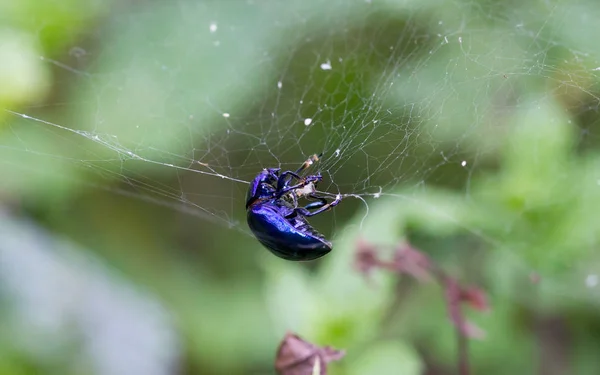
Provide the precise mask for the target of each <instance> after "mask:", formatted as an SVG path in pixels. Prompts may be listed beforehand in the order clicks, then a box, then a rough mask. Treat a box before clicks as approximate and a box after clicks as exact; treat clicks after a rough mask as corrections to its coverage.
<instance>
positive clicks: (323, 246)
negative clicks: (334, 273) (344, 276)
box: [246, 155, 342, 261]
mask: <svg viewBox="0 0 600 375" xmlns="http://www.w3.org/2000/svg"><path fill="white" fill-rule="evenodd" d="M318 159H319V156H317V155H313V156H311V157H310V158H309V159H308V160H307V161H305V162H304V164H303V165H302V166H301V167H300V168H299V169H298V170H297V171H296V172H291V171H286V172H283V173H281V174H280V172H281V170H280V169H279V168H268V169H264V170H263V171H261V172H260V173H259V174H258V175H257V176H256V177H255V178H254V180H253V181H252V183H251V184H250V188H249V189H248V194H247V196H246V211H247V221H248V226H249V227H250V230H252V233H254V236H256V238H257V239H258V241H259V242H260V243H261V244H263V246H265V247H266V248H267V249H269V250H270V251H271V252H272V253H273V254H275V255H276V256H278V257H280V258H283V259H287V260H293V261H308V260H314V259H317V258H320V257H322V256H323V255H325V254H327V253H329V252H330V251H331V249H332V245H331V242H329V241H327V239H326V238H325V236H323V235H322V234H321V233H319V232H318V231H317V230H315V229H314V228H313V227H312V226H311V225H310V224H309V223H308V221H307V220H306V218H307V217H310V216H314V215H317V214H320V213H322V212H324V211H327V210H329V209H331V208H332V207H334V206H336V205H337V204H338V203H340V201H341V200H342V198H341V196H340V195H338V196H337V197H336V199H335V200H334V201H332V202H330V203H328V202H327V199H325V198H323V197H321V196H318V195H316V194H315V191H314V190H315V186H316V185H317V183H318V182H319V181H321V180H322V177H321V175H320V174H319V173H317V174H314V175H308V176H305V177H300V176H299V175H298V174H299V173H300V172H301V171H302V170H304V169H306V168H308V167H309V166H310V165H311V164H312V163H313V162H314V161H316V160H318ZM293 180H297V183H296V184H293V185H292V181H293ZM300 196H305V197H306V198H307V199H311V200H314V201H315V202H312V203H309V204H308V205H306V206H305V207H298V198H299V197H300ZM313 210H314V211H313Z"/></svg>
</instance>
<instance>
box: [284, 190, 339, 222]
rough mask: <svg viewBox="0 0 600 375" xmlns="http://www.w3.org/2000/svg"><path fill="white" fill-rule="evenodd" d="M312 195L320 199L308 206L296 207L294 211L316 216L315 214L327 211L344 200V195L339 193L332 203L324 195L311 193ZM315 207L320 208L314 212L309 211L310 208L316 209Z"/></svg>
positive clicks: (306, 215) (303, 214)
mask: <svg viewBox="0 0 600 375" xmlns="http://www.w3.org/2000/svg"><path fill="white" fill-rule="evenodd" d="M311 197H312V198H315V199H318V200H319V201H318V202H313V203H310V204H308V205H307V206H306V207H303V208H296V209H295V210H294V211H295V212H296V213H297V214H299V215H302V216H305V217H309V216H315V215H318V214H320V213H322V212H325V211H327V210H329V209H331V208H333V207H335V206H336V205H337V204H338V203H340V202H341V201H342V197H341V196H339V195H338V196H337V197H336V198H335V200H334V201H332V202H331V203H327V200H326V199H325V198H323V197H319V196H316V195H312V194H311ZM314 208H318V210H316V211H312V212H311V211H309V209H314Z"/></svg>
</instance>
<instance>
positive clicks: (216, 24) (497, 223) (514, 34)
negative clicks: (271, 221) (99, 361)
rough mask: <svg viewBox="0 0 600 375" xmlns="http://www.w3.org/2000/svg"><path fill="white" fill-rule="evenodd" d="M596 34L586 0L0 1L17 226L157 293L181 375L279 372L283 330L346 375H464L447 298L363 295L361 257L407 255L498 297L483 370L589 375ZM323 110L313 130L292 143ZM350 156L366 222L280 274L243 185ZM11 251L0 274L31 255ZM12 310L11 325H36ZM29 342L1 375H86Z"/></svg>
mask: <svg viewBox="0 0 600 375" xmlns="http://www.w3.org/2000/svg"><path fill="white" fill-rule="evenodd" d="M598 14H600V4H598V3H597V2H595V1H591V0H588V1H583V0H582V1H578V2H576V3H570V2H560V1H555V2H553V1H549V2H516V1H510V0H506V1H484V0H452V1H437V0H428V1H417V0H414V1H410V0H406V1H395V0H379V1H378V0H372V1H355V2H348V1H341V0H335V1H318V0H309V1H299V0H298V1H268V2H261V1H241V0H240V1H203V2H197V1H185V0H178V1H173V2H160V1H130V2H121V3H117V2H112V3H111V2H107V1H91V0H90V1H56V0H36V1H17V0H0V61H2V64H0V166H1V167H0V172H1V174H0V176H1V177H0V199H1V203H2V206H3V207H4V208H10V209H11V217H12V219H11V220H12V221H11V220H9V219H7V222H10V223H12V224H11V225H15V226H16V227H23V226H24V224H22V222H21V221H20V218H22V217H28V218H30V219H32V220H34V221H35V223H36V225H37V226H38V228H39V229H40V230H43V231H45V233H48V235H49V236H51V237H53V238H57V239H58V238H68V239H69V241H72V242H74V243H76V244H78V245H79V247H78V249H80V250H79V251H80V252H81V253H83V254H85V253H88V254H95V255H98V256H100V258H102V259H103V261H104V262H105V263H106V264H110V265H111V266H112V267H114V269H115V272H116V273H118V274H121V275H125V277H126V278H127V281H128V282H131V283H133V284H135V285H138V286H140V287H142V288H143V289H144V290H146V291H149V293H150V294H152V296H153V297H152V298H154V299H156V301H159V302H160V304H161V305H162V306H164V307H165V309H166V310H168V311H169V312H170V313H171V314H173V316H174V317H175V323H174V324H175V326H176V331H177V334H178V335H179V336H180V338H181V341H182V342H183V343H182V346H181V348H179V347H178V348H176V349H173V350H174V351H175V350H177V351H178V352H179V355H180V361H181V366H180V367H181V369H182V370H181V371H182V373H187V374H254V373H256V374H258V373H261V374H262V373H273V359H274V355H275V350H276V348H277V345H278V341H279V340H280V339H281V338H282V337H283V336H284V334H285V332H286V331H288V330H292V331H295V332H297V333H298V334H300V335H302V336H303V337H305V338H306V339H308V340H310V341H313V342H315V343H317V344H319V345H332V346H335V347H337V348H344V349H346V350H347V354H346V357H345V358H344V359H343V360H342V361H340V362H339V363H335V364H333V365H332V368H331V372H332V373H333V374H334V375H335V374H338V375H342V374H382V375H385V374H397V373H402V374H408V375H410V374H420V373H423V372H424V371H425V369H427V371H429V372H428V373H430V374H437V373H440V374H441V373H444V371H453V369H454V367H455V362H456V337H455V336H454V335H455V332H454V329H453V327H452V326H451V324H450V323H449V322H448V318H447V315H446V310H445V307H444V303H443V298H442V297H443V296H442V292H441V291H440V290H439V288H437V287H436V286H435V285H414V284H411V283H409V282H407V281H406V280H404V279H402V280H396V279H394V278H392V277H391V276H389V275H383V274H377V275H375V277H374V279H373V282H372V283H367V282H365V280H364V279H363V278H362V277H361V276H360V275H358V274H357V273H356V272H355V270H354V269H353V268H352V259H353V254H354V250H355V247H356V243H357V241H358V240H359V239H362V238H365V239H368V240H369V241H371V242H373V243H378V244H384V245H390V246H393V245H395V244H398V243H400V242H402V241H408V242H411V243H414V244H415V245H416V246H418V247H419V248H420V249H423V250H424V251H427V252H428V254H430V256H431V257H432V258H434V259H436V261H438V262H439V263H440V264H441V265H442V266H443V267H444V268H445V269H447V270H448V272H450V273H452V274H453V275H455V276H456V277H458V278H459V279H462V280H466V281H468V282H469V283H473V284H478V285H480V286H481V287H483V288H484V289H485V290H486V291H487V292H488V293H489V295H490V299H491V305H492V311H491V312H490V313H489V314H487V315H483V316H473V317H472V319H473V320H474V321H476V322H477V324H478V325H479V326H481V327H482V328H484V329H485V331H486V332H487V337H486V339H485V340H481V341H472V342H470V343H469V344H470V351H471V362H472V365H473V367H474V373H477V374H490V375H492V374H514V373H524V374H525V373H533V372H535V371H539V372H540V373H548V374H559V373H564V374H595V373H597V372H598V370H597V369H598V368H600V360H598V356H597V355H595V354H593V353H594V350H595V349H594V348H597V347H598V346H599V345H600V325H599V324H598V301H599V297H600V295H599V291H600V289H598V287H596V285H597V284H598V277H599V276H598V274H599V272H600V271H599V267H600V257H599V256H598V252H597V249H598V246H599V241H600V239H599V238H598V233H600V221H598V220H597V218H596V216H597V210H598V207H600V182H599V181H600V174H599V173H598V171H599V170H600V153H599V152H598V149H597V146H598V139H600V138H599V137H598V134H599V133H598V125H599V124H600V122H599V117H598V110H597V109H598V105H599V104H600V100H599V99H598V94H599V93H598V87H599V86H598V84H599V82H598V77H599V75H598V67H600V47H599V46H600V45H599V44H598V43H597V41H596V35H598V33H597V32H596V30H597V29H598V22H597V20H598V17H596V16H595V15H598ZM325 62H327V63H328V64H329V65H330V66H331V69H330V70H322V69H319V65H320V64H323V63H325ZM298 103H302V105H299V104H298ZM315 113H316V114H319V115H320V117H316V118H315V119H313V122H314V124H313V128H311V130H310V131H308V130H306V129H307V128H306V127H305V126H304V125H302V126H301V127H300V128H298V129H296V128H294V127H293V126H292V125H293V124H298V123H301V122H302V121H303V119H304V117H307V116H308V115H307V114H315ZM340 144H341V145H343V146H344V148H343V149H342V150H341V154H340V157H341V158H344V162H337V161H336V160H327V159H325V160H324V164H323V167H324V172H325V176H326V180H330V179H331V178H334V180H335V184H331V185H330V186H329V189H328V190H329V191H332V192H333V191H334V190H335V189H336V188H339V189H340V190H341V191H342V192H344V193H361V194H362V195H361V197H362V198H363V199H365V202H366V205H365V204H363V201H361V200H360V199H352V198H351V197H347V198H345V199H344V201H343V203H342V204H340V206H338V207H336V209H335V210H334V212H333V213H330V214H327V215H321V216H323V217H318V218H315V219H314V220H313V221H311V222H314V224H315V226H316V227H318V228H322V227H325V228H327V224H329V225H330V226H331V223H332V221H335V231H331V230H328V231H326V232H327V233H329V232H332V236H333V239H334V246H335V249H334V251H333V252H332V253H331V254H330V255H328V256H327V257H325V258H324V259H322V260H320V261H318V262H315V263H316V265H314V264H310V265H305V264H296V263H289V262H285V261H282V260H279V259H274V258H273V257H272V256H271V255H270V254H268V253H267V252H266V251H265V250H264V249H262V248H261V247H260V245H259V244H258V242H256V241H254V240H253V239H252V238H251V237H250V236H249V233H248V231H247V230H246V227H245V222H244V221H245V212H244V209H243V207H244V198H243V197H244V193H245V191H244V190H245V188H246V185H244V184H241V183H238V182H236V181H234V180H233V179H240V180H245V181H247V180H249V179H251V178H252V177H253V174H255V173H256V172H257V171H259V170H260V169H261V168H263V167H266V166H273V165H277V164H280V165H281V166H283V167H286V166H289V165H296V164H298V162H299V161H301V160H302V158H303V157H305V156H306V155H304V153H312V152H313V151H314V150H317V151H319V150H326V151H327V152H328V153H329V154H331V153H333V152H334V150H335V149H336V148H337V147H338V145H340ZM365 155H366V156H365ZM331 159H333V158H331ZM194 160H196V161H199V162H202V163H206V164H207V165H208V166H206V165H203V164H198V163H194V162H193V161H194ZM373 169H375V171H374V172H373ZM221 176H226V177H229V178H221ZM378 186H381V187H382V193H381V194H375V193H377V190H378V189H377V187H378ZM188 192H189V193H188ZM366 207H368V212H366ZM4 208H3V210H4ZM173 208H175V209H173ZM332 216H333V217H334V218H335V220H332V219H331V217H332ZM17 233H18V231H16V230H14V231H12V230H11V231H8V230H6V231H5V232H3V236H2V238H1V239H0V264H2V261H3V260H5V261H6V259H8V258H7V257H6V254H11V253H13V254H14V253H15V252H19V251H25V250H23V249H24V246H23V249H20V245H16V244H19V243H21V242H23V243H24V239H25V238H27V237H28V236H27V235H18V234H17ZM43 243H44V242H43V241H42V242H40V243H39V244H38V245H40V244H41V245H40V246H43ZM59 247H60V246H59ZM82 249H84V250H82ZM47 251H48V252H49V253H54V252H55V251H56V249H55V247H51V246H47ZM65 267H68V264H67V263H66V265H65ZM0 269H1V268H0ZM27 276H29V277H31V278H32V280H34V279H35V280H43V277H45V276H44V274H39V275H38V274H32V275H27ZM8 277H9V276H8V275H0V281H2V282H3V283H4V282H5V280H7V279H8ZM73 283H75V284H76V282H75V281H73ZM67 284H68V283H67ZM119 285H125V284H119ZM123 288H125V287H124V286H123ZM11 293H19V288H14V287H13V288H12V289H11V287H10V285H8V284H6V285H4V284H3V285H1V286H0V319H2V320H1V321H2V322H3V323H4V322H12V321H13V320H14V319H16V318H15V316H16V317H17V318H18V319H16V320H17V321H19V320H20V319H21V318H22V320H23V321H25V322H27V316H28V315H27V314H25V313H24V312H23V311H22V310H20V307H19V306H16V303H15V302H14V301H13V300H12V297H7V296H10V295H11ZM74 300H75V301H76V302H75V303H76V304H77V303H78V301H80V296H79V297H77V296H76V297H74ZM56 303H66V302H64V301H62V300H59V301H56ZM69 303H73V302H72V301H70V302H69ZM134 320H135V319H134ZM67 321H68V319H67ZM9 328H10V329H9ZM13 328H14V327H12V325H10V324H1V325H0V375H5V374H6V375H16V374H23V375H28V374H38V373H48V374H52V373H57V374H58V373H60V374H71V373H73V374H79V373H91V372H92V371H93V370H92V369H96V368H94V367H93V366H92V365H91V364H90V362H89V361H88V360H86V359H85V358H82V357H81V353H78V352H77V351H72V352H71V351H69V350H60V351H56V352H52V355H54V356H56V358H51V360H49V359H48V358H47V356H48V354H47V353H45V354H40V353H39V352H37V351H33V350H29V349H27V345H26V344H24V343H23V342H27V340H17V339H15V337H18V336H19V334H21V335H24V336H26V335H28V334H30V333H29V331H23V332H21V333H19V332H16V333H15V332H14V331H15V329H13ZM70 328H72V327H69V324H65V326H61V329H60V330H58V331H56V332H51V333H48V337H44V340H45V341H44V342H48V345H49V346H51V345H53V343H54V342H59V341H62V340H61V339H60V338H62V337H70V336H69V334H67V333H65V332H68V331H69V329H70ZM565 332H566V334H565ZM91 339H92V341H93V337H92V338H91ZM92 356H93V354H92ZM51 357H52V356H51ZM547 369H553V370H547ZM99 373H102V372H99ZM111 375H117V374H111Z"/></svg>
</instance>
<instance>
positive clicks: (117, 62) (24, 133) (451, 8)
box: [0, 0, 600, 232]
mask: <svg viewBox="0 0 600 375" xmlns="http://www.w3.org/2000/svg"><path fill="white" fill-rule="evenodd" d="M223 3H226V4H219V2H215V3H211V2H206V3H201V4H196V3H194V2H185V1H174V2H170V4H169V5H161V4H155V3H148V4H143V5H139V6H132V7H129V8H121V9H118V10H116V11H114V12H112V13H110V14H109V15H108V16H107V17H106V18H104V19H102V20H101V21H100V22H99V24H98V25H97V26H96V27H94V28H93V30H89V31H88V33H87V34H85V35H83V36H82V38H81V39H79V40H77V42H74V43H73V44H72V45H69V46H68V48H66V50H68V54H61V55H59V56H42V57H41V59H42V61H43V63H44V64H45V66H47V67H48V68H49V69H51V70H52V72H53V74H54V82H55V85H54V87H55V92H53V95H51V96H50V99H49V100H48V101H47V102H45V103H44V104H41V105H38V106H29V107H24V108H19V109H16V110H15V109H8V108H6V109H4V110H5V111H6V112H8V113H9V114H10V116H8V120H7V121H6V124H8V129H9V135H8V137H6V138H5V139H4V140H3V141H1V142H2V143H0V149H2V153H3V154H4V155H6V157H5V161H4V165H5V166H9V167H11V168H12V167H14V168H15V170H17V171H19V173H24V171H27V173H34V174H43V175H45V176H47V177H48V184H50V185H51V186H52V182H53V181H54V178H53V176H56V175H60V174H61V173H63V174H65V175H68V176H67V177H69V178H75V179H77V180H78V182H79V183H83V184H91V185H93V186H95V187H98V188H101V189H108V190H109V191H112V192H115V193H118V194H125V195H128V196H131V197H134V198H138V199H144V200H147V201H148V202H150V203H151V204H163V205H167V206H170V207H173V208H175V209H177V210H181V211H183V212H186V213H189V214H191V215H196V216H198V217H199V218H200V219H201V220H210V221H214V222H217V223H219V224H221V225H225V226H227V227H230V228H231V229H232V230H240V231H243V232H248V229H247V228H246V225H245V222H244V219H243V218H244V215H245V212H244V209H243V207H244V194H245V190H246V189H247V186H248V185H247V184H248V182H249V181H251V179H252V178H253V177H254V175H256V173H257V172H258V171H260V170H261V169H262V168H265V167H281V168H282V169H284V170H287V169H290V170H295V169H296V168H297V167H298V166H299V165H300V164H301V163H302V162H303V161H304V160H306V158H307V157H308V156H310V155H312V154H315V153H317V154H318V153H321V152H322V153H323V157H322V158H321V161H320V162H319V164H318V166H317V168H318V169H319V170H320V171H321V172H322V173H323V175H324V181H323V183H322V184H321V185H320V186H319V190H322V191H326V192H329V193H330V194H332V195H335V194H338V193H339V194H342V195H343V196H344V197H345V198H353V197H354V198H359V199H358V200H354V199H347V201H350V202H352V203H346V206H347V207H350V208H348V211H345V212H357V211H359V212H363V213H364V212H365V209H368V207H369V205H370V204H371V202H372V201H373V200H375V199H377V198H379V197H381V196H386V195H390V196H392V197H397V196H398V195H397V191H398V189H399V188H403V191H405V192H408V191H410V190H411V189H413V190H414V191H419V190H423V189H427V188H428V187H433V186H438V185H441V186H446V187H452V188H454V189H458V190H459V191H462V192H463V194H464V196H465V197H466V198H468V197H469V194H470V182H471V180H472V178H473V176H474V175H476V174H477V173H479V171H484V170H485V168H488V167H489V163H493V162H491V161H490V160H491V159H492V158H493V157H494V155H497V151H498V150H497V147H498V144H499V143H500V140H499V139H501V138H502V134H503V133H504V131H505V130H506V129H505V128H506V127H507V125H506V124H505V123H503V119H505V118H506V117H507V116H508V115H509V114H511V113H512V112H514V111H516V110H517V109H519V108H521V106H523V105H524V104H525V103H526V102H527V101H528V100H531V98H528V97H527V96H528V95H531V91H534V92H535V93H536V95H537V96H534V98H533V100H534V101H542V100H543V99H545V98H549V97H553V96H562V97H564V98H565V101H566V102H567V104H568V105H566V107H568V109H569V110H571V111H572V112H573V113H574V115H575V116H577V117H580V118H583V117H588V118H589V117H595V116H596V115H597V113H596V112H597V108H598V104H599V103H600V102H599V100H598V97H597V96H596V95H595V94H594V93H593V90H591V89H590V85H589V80H592V79H594V77H595V76H596V73H595V70H594V69H595V68H596V67H598V66H600V61H599V60H598V56H597V51H596V49H597V47H595V45H594V41H593V40H592V39H591V38H592V37H591V35H593V33H589V35H588V36H586V35H579V34H578V33H577V32H575V31H573V30H580V29H581V28H582V27H575V26H577V25H578V24H579V23H580V22H582V23H585V22H588V23H589V24H590V25H591V23H592V22H593V21H592V19H593V18H594V17H592V16H591V15H589V16H586V15H585V14H584V13H586V12H585V11H584V9H587V8H584V7H585V6H586V4H588V3H585V2H582V3H580V4H579V5H577V6H573V7H569V8H567V7H563V6H561V5H560V4H559V3H557V4H548V5H545V6H543V7H542V8H536V7H534V6H529V5H524V4H516V3H514V2H505V3H502V4H487V3H485V2H479V1H458V0H455V1H450V2H444V3H438V2H435V1H434V2H410V1H403V2H402V1H401V2H393V1H378V0H372V1H361V2H350V3H348V4H347V3H346V2H335V1H333V2H312V1H310V2H306V3H300V2H298V3H296V2H289V3H288V2H281V3H278V2H259V1H247V2H223ZM586 17H587V18H586ZM586 20H587V21H586ZM590 27H591V26H590ZM530 85H535V86H536V87H537V89H536V90H529V91H528V90H527V89H526V88H527V87H528V86H530ZM585 124H586V125H585V128H583V129H582V130H581V132H580V134H581V139H580V142H581V144H583V145H586V144H593V142H594V140H595V136H594V134H593V127H594V126H595V125H596V124H597V121H596V120H592V121H587V122H585ZM40 134H43V136H42V137H40V136H39V135H40ZM490 134H492V135H497V136H490ZM73 166H75V167H76V169H78V170H79V172H78V173H77V174H74V175H73V174H71V172H65V170H67V169H70V168H73ZM83 176H93V178H90V179H89V180H88V179H87V178H86V177H83ZM7 184H9V185H10V182H8V183H7ZM398 199H401V198H398ZM345 200H346V199H345ZM342 206H343V205H342ZM340 207H341V206H340ZM336 211H337V209H336ZM332 217H333V219H329V220H334V221H339V220H340V219H341V214H338V213H335V214H334V215H332ZM322 220H325V219H322Z"/></svg>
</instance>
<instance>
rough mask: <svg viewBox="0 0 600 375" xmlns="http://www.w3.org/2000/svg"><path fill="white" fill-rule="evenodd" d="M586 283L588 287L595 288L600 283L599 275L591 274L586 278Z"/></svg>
mask: <svg viewBox="0 0 600 375" xmlns="http://www.w3.org/2000/svg"><path fill="white" fill-rule="evenodd" d="M585 285H586V286H587V287H588V288H593V287H595V286H596V285H598V275H594V274H590V275H587V277H586V278H585Z"/></svg>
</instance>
